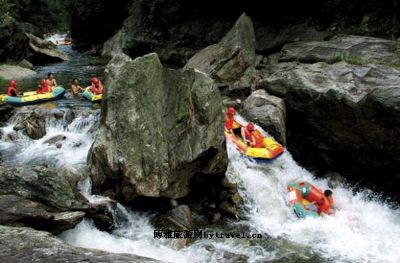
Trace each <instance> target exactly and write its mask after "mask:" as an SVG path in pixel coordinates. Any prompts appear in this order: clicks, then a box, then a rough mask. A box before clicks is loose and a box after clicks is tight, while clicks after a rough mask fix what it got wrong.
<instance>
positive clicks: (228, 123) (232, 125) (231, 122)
mask: <svg viewBox="0 0 400 263" xmlns="http://www.w3.org/2000/svg"><path fill="white" fill-rule="evenodd" d="M237 128H240V125H239V123H237V122H236V121H235V118H234V117H233V116H231V115H229V114H225V129H227V130H232V129H237Z"/></svg>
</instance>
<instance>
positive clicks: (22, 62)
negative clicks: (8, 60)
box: [18, 59, 33, 69]
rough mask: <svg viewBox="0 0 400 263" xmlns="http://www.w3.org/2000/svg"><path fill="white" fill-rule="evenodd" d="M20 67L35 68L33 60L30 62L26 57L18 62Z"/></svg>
mask: <svg viewBox="0 0 400 263" xmlns="http://www.w3.org/2000/svg"><path fill="white" fill-rule="evenodd" d="M18 66H19V67H23V68H27V69H33V65H32V63H31V62H29V61H28V60H26V59H23V60H22V61H21V62H19V63H18Z"/></svg>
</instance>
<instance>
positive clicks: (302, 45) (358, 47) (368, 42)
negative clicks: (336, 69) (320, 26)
mask: <svg viewBox="0 0 400 263" xmlns="http://www.w3.org/2000/svg"><path fill="white" fill-rule="evenodd" d="M395 52H396V42H395V41H392V40H387V39H382V38H374V37H364V36H351V35H350V36H339V37H335V38H333V39H331V40H329V41H301V42H295V43H290V44H287V45H285V46H284V47H283V48H282V50H281V56H280V61H300V62H306V63H314V62H322V61H323V62H328V63H334V62H337V61H340V60H344V61H347V62H349V63H351V64H367V63H368V62H378V63H390V62H396V61H395V58H396V53H395ZM397 60H398V58H397ZM397 62H398V61H397Z"/></svg>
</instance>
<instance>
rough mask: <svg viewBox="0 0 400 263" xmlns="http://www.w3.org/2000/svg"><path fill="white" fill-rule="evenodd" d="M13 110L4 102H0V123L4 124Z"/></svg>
mask: <svg viewBox="0 0 400 263" xmlns="http://www.w3.org/2000/svg"><path fill="white" fill-rule="evenodd" d="M13 110H14V108H13V107H11V106H10V105H8V104H7V103H5V102H0V122H5V121H7V120H8V118H10V116H11V113H12V112H13Z"/></svg>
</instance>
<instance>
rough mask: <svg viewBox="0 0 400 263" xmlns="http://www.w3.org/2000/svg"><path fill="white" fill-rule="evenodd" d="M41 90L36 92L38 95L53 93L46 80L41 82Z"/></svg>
mask: <svg viewBox="0 0 400 263" xmlns="http://www.w3.org/2000/svg"><path fill="white" fill-rule="evenodd" d="M39 83H40V88H39V89H38V90H37V91H36V94H45V93H49V92H51V87H50V85H49V83H48V81H47V80H46V79H41V80H40V82H39Z"/></svg>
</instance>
